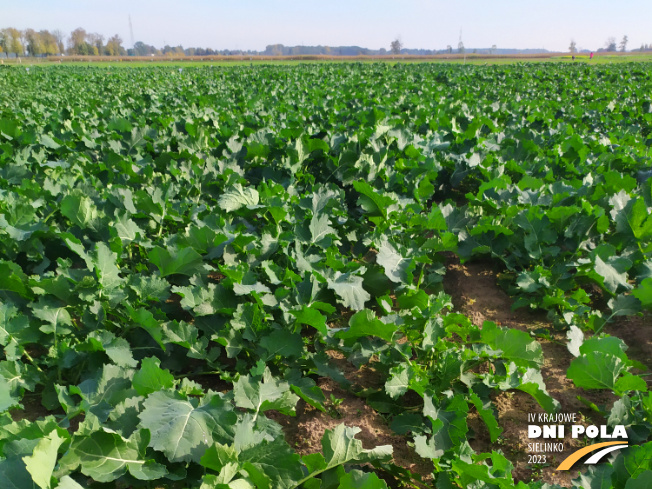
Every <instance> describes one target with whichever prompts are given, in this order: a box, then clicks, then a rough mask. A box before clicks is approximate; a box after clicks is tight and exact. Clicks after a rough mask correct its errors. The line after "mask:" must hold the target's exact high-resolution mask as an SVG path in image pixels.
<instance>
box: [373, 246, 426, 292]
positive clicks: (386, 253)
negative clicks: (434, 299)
mask: <svg viewBox="0 0 652 489" xmlns="http://www.w3.org/2000/svg"><path fill="white" fill-rule="evenodd" d="M376 262H377V263H378V264H379V265H381V266H382V267H383V268H384V269H385V275H387V278H389V279H390V280H391V281H392V282H396V283H399V284H401V283H404V284H411V283H412V280H413V276H412V272H413V270H414V268H415V266H416V264H415V263H414V261H413V260H412V259H411V258H405V257H403V256H402V255H401V254H400V253H399V252H398V251H397V250H396V248H395V247H394V246H393V245H392V244H391V243H390V242H389V241H387V240H386V239H383V240H382V242H381V244H380V248H379V250H378V255H376Z"/></svg>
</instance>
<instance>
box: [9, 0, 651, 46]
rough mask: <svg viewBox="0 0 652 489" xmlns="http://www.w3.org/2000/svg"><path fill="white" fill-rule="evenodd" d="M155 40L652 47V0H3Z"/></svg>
mask: <svg viewBox="0 0 652 489" xmlns="http://www.w3.org/2000/svg"><path fill="white" fill-rule="evenodd" d="M129 15H131V19H132V23H133V29H134V37H135V40H136V41H143V42H146V43H148V44H153V45H155V46H157V47H161V46H163V44H164V43H167V44H170V45H178V44H182V45H183V46H184V47H191V46H194V47H212V48H214V49H245V50H246V49H255V50H264V49H265V46H266V45H268V44H275V43H281V44H285V45H288V46H292V45H297V44H305V45H317V44H322V45H331V46H333V45H358V46H362V47H368V48H372V49H379V48H381V47H384V48H387V49H389V43H390V42H391V41H392V40H393V39H394V38H396V37H397V36H400V38H401V39H402V41H403V45H404V46H405V47H410V48H424V49H443V48H445V47H446V45H448V44H450V45H452V46H454V47H456V46H457V43H458V40H459V36H460V29H461V30H462V39H463V42H464V45H465V46H466V47H467V48H484V47H490V46H491V45H492V44H496V45H497V46H498V47H499V48H546V49H549V50H557V51H566V50H568V46H569V44H570V40H571V38H572V39H575V41H576V42H577V45H578V47H579V48H586V49H591V50H596V49H598V48H600V47H603V46H604V44H605V41H606V40H607V38H608V37H612V36H613V37H615V38H616V40H617V41H618V42H620V40H621V39H622V37H623V35H625V34H626V35H628V37H629V44H628V49H632V48H638V47H640V46H641V44H643V43H646V44H652V0H621V1H619V2H616V1H615V0H575V1H574V0H566V1H564V0H548V1H531V0H520V1H519V0H494V1H487V0H485V1H480V0H467V1H464V2H455V1H452V0H451V1H446V2H445V1H439V0H402V1H389V0H375V1H372V0H331V1H314V0H230V1H227V0H212V1H209V0H187V1H172V0H145V1H139V0H131V1H126V0H110V1H96V0H68V1H64V0H0V28H1V27H16V28H19V29H24V28H28V27H31V28H34V29H37V30H40V29H51V30H52V29H61V30H62V31H64V32H65V33H69V32H70V31H72V30H73V29H75V28H77V27H83V28H85V29H86V30H87V31H89V32H99V33H100V34H104V35H105V36H106V37H108V36H111V35H113V34H116V33H117V34H119V35H120V36H121V37H122V39H123V40H124V45H125V46H126V47H131V42H130V35H129V20H128V16H129Z"/></svg>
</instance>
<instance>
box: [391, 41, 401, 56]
mask: <svg viewBox="0 0 652 489" xmlns="http://www.w3.org/2000/svg"><path fill="white" fill-rule="evenodd" d="M389 47H390V50H391V51H392V54H401V49H403V43H402V42H401V40H400V39H399V38H398V37H397V38H396V39H394V40H393V41H392V42H391V44H390V45H389Z"/></svg>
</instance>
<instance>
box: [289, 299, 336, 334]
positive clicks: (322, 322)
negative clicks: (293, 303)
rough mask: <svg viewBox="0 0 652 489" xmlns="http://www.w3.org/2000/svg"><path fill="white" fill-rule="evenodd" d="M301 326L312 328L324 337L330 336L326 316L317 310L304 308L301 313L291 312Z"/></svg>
mask: <svg viewBox="0 0 652 489" xmlns="http://www.w3.org/2000/svg"><path fill="white" fill-rule="evenodd" d="M290 314H292V315H293V316H294V317H295V318H296V320H297V323H299V324H307V325H308V326H312V327H313V328H315V329H316V330H317V331H319V333H320V334H321V335H322V336H327V335H328V328H327V326H326V316H323V315H322V314H321V313H320V312H319V311H318V310H317V309H313V308H311V307H308V306H302V307H301V310H299V311H290Z"/></svg>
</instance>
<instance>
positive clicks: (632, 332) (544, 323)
mask: <svg viewBox="0 0 652 489" xmlns="http://www.w3.org/2000/svg"><path fill="white" fill-rule="evenodd" d="M494 266H495V265H494V264H493V263H491V262H483V261H477V262H469V263H464V264H462V263H460V261H459V259H458V258H457V257H456V256H455V255H454V254H450V255H448V256H447V266H446V275H445V278H444V290H445V292H446V293H447V294H449V295H451V296H452V298H453V304H454V307H455V310H456V311H458V312H461V313H464V314H466V315H467V316H468V317H469V318H470V319H471V320H472V321H473V323H474V324H476V325H478V326H482V324H483V323H484V322H485V321H493V322H495V323H497V324H498V325H500V326H504V327H510V328H516V329H519V330H522V331H526V332H529V333H533V334H534V332H535V331H541V330H546V331H547V333H548V334H547V335H546V337H547V338H541V337H538V338H537V339H538V341H539V343H540V344H541V346H542V348H543V352H544V358H545V363H544V365H543V367H542V368H541V371H542V374H543V377H544V379H545V382H546V387H547V390H548V392H549V393H550V395H551V396H552V397H554V398H555V399H557V400H558V401H559V402H560V404H561V412H563V413H578V415H579V418H580V419H581V423H582V424H584V425H590V424H596V425H597V424H601V423H603V422H605V420H604V419H603V418H602V417H601V416H600V415H599V414H598V413H596V412H595V411H593V410H591V409H590V408H588V407H587V406H586V405H585V404H583V403H582V402H581V401H580V400H578V396H581V397H583V398H584V399H586V400H588V401H590V402H592V403H594V404H596V405H598V406H604V407H605V410H606V411H608V410H610V409H611V406H612V405H613V403H614V401H615V400H616V399H617V398H616V396H614V395H613V394H612V393H611V392H608V391H586V390H584V389H579V388H577V387H576V386H575V385H574V384H573V383H572V382H571V381H570V380H569V379H568V378H566V370H567V368H568V367H569V365H570V362H571V361H572V359H573V358H574V357H573V356H572V354H571V353H570V352H569V351H568V349H567V348H566V337H565V333H564V332H560V331H556V330H555V329H554V327H553V325H552V324H551V323H550V322H549V321H548V320H547V318H546V315H545V313H542V312H537V311H530V310H525V309H519V310H516V311H513V310H512V308H511V307H512V303H513V301H512V299H511V298H510V297H509V296H508V295H507V294H506V293H505V292H504V291H503V290H502V289H501V288H500V286H499V285H498V283H497V280H498V274H499V270H497V269H495V268H494ZM651 325H652V320H651V316H650V315H649V314H648V315H646V316H643V317H623V318H618V320H617V321H615V322H614V323H613V324H611V325H610V326H608V327H607V328H606V331H607V332H608V333H609V334H611V335H614V336H617V337H619V338H621V339H623V340H624V341H625V343H626V344H627V345H628V346H629V350H628V352H627V354H628V356H629V357H630V358H632V359H634V360H637V361H639V362H641V363H642V364H644V365H646V366H647V367H648V369H650V368H651V367H652V360H651V359H652V328H650V326H651ZM328 354H329V357H330V359H331V362H332V363H333V365H334V366H335V367H337V368H338V369H339V370H340V371H341V372H342V373H343V374H344V376H345V377H346V378H347V379H348V380H349V381H350V382H351V384H352V385H354V386H357V387H361V388H382V386H383V379H382V376H381V375H380V373H379V372H377V371H376V370H375V369H374V368H373V364H371V365H364V366H362V367H361V368H357V367H355V366H354V365H353V364H351V363H350V362H349V361H348V360H347V359H346V358H345V357H344V356H343V355H342V354H341V353H339V352H336V351H329V352H328ZM195 380H198V381H199V382H200V383H201V384H202V385H204V386H205V387H207V388H208V387H211V388H214V389H215V388H217V390H228V387H229V383H226V382H222V381H218V379H217V377H216V376H206V378H196V379H195ZM216 384H218V385H216ZM317 385H318V386H319V387H320V388H321V389H322V391H323V392H324V394H325V395H326V398H327V399H329V400H330V399H331V395H332V397H333V398H334V399H336V400H337V402H338V403H337V405H332V403H330V401H329V402H328V403H327V405H330V406H331V408H330V409H329V412H327V413H325V412H322V411H319V410H317V409H315V408H313V407H311V406H310V405H308V404H306V403H305V402H304V401H302V400H301V401H299V403H298V404H297V413H296V416H285V415H282V414H280V413H277V412H275V411H271V412H270V411H268V412H267V413H266V414H267V416H268V417H270V418H271V419H274V420H275V421H277V422H278V423H279V424H281V425H282V426H283V429H284V432H285V436H286V440H287V441H288V443H289V444H290V445H291V446H292V447H293V448H294V449H295V451H296V452H297V453H298V454H300V455H305V454H309V453H315V452H320V451H321V450H322V447H321V439H322V436H323V434H324V431H325V430H327V429H333V428H335V427H336V426H337V425H339V424H342V423H343V424H345V425H347V426H357V427H359V428H360V433H359V434H358V435H357V438H358V439H360V440H361V441H362V444H363V446H364V448H368V449H369V448H373V447H376V446H379V445H392V446H393V449H394V459H393V461H394V463H395V464H396V465H398V466H400V467H403V468H405V469H408V470H410V471H411V472H413V473H414V474H415V475H417V476H419V477H420V478H421V479H422V480H423V481H424V482H425V483H426V484H428V481H429V480H430V474H431V472H432V468H433V467H432V462H431V461H429V460H425V459H423V458H421V457H420V456H419V455H418V454H417V453H416V452H415V451H414V448H413V445H412V443H411V438H410V437H406V436H401V435H397V434H396V433H394V432H393V431H392V430H391V428H390V426H389V421H390V420H389V419H387V418H386V417H384V416H383V415H382V414H381V413H378V412H377V411H375V410H374V409H372V408H371V407H370V406H369V405H367V403H366V402H365V400H364V399H363V398H361V397H358V396H356V395H355V394H353V393H352V392H350V391H349V390H346V389H343V388H342V387H341V386H340V385H338V384H337V382H335V381H333V380H332V379H329V378H325V377H321V378H319V379H318V380H317ZM493 401H494V405H495V406H496V409H497V417H498V422H499V425H500V427H501V428H502V429H503V433H502V436H501V437H500V438H499V440H498V441H497V442H496V443H492V442H491V440H490V437H489V433H488V430H487V428H486V426H485V424H484V422H483V421H482V420H481V419H480V417H479V416H478V415H477V413H476V412H475V410H474V409H473V408H471V411H470V412H469V419H468V424H469V427H470V428H471V431H470V433H471V435H470V440H469V441H470V444H471V446H472V447H473V449H474V450H476V451H477V452H478V453H483V452H491V451H492V450H500V451H502V452H503V453H504V455H505V456H506V457H507V458H508V459H509V460H510V461H511V462H512V463H513V464H514V467H515V470H514V477H515V479H516V480H517V481H518V480H522V481H524V482H529V481H532V480H543V481H544V482H547V483H556V484H559V485H561V486H564V487H570V486H571V481H572V479H573V478H575V477H576V476H577V475H578V470H573V471H567V472H558V471H556V470H555V468H556V467H557V466H558V465H559V463H561V461H563V460H564V459H565V458H566V457H567V456H568V455H570V454H571V453H572V452H574V451H575V450H577V449H578V448H580V446H581V445H580V444H581V443H583V442H582V441H581V440H572V439H570V437H567V439H565V440H563V443H564V450H563V452H561V453H555V454H550V453H549V454H548V459H547V463H546V464H531V463H528V455H530V453H529V452H528V444H529V443H531V442H532V440H530V439H529V438H528V432H527V425H528V420H527V415H528V413H535V414H538V413H543V412H544V411H543V409H542V408H541V407H540V406H539V405H538V404H537V402H536V401H535V400H534V399H533V398H532V397H531V396H530V395H528V394H526V393H524V392H520V391H509V392H503V393H500V394H498V395H495V396H494V399H493ZM23 403H24V406H25V409H24V410H22V411H14V412H13V413H12V415H13V418H14V419H15V420H19V419H29V420H36V419H38V418H39V417H42V416H46V415H47V414H50V413H48V412H47V410H45V409H44V408H43V406H42V405H41V404H40V402H39V400H37V397H36V396H31V397H27V398H25V399H23ZM388 482H390V485H393V484H391V482H392V481H388Z"/></svg>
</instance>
